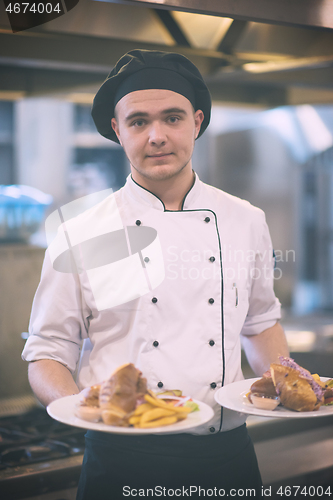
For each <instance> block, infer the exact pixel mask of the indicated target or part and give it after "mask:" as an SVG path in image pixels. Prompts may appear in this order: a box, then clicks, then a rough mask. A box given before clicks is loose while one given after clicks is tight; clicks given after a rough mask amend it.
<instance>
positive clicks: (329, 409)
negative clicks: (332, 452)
mask: <svg viewBox="0 0 333 500" xmlns="http://www.w3.org/2000/svg"><path fill="white" fill-rule="evenodd" d="M260 378H261V377H258V378H250V379H246V380H239V381H238V382H234V383H232V384H228V385H225V386H224V387H221V388H220V389H218V391H217V392H216V394H215V401H217V403H219V404H220V405H221V406H224V407H225V408H228V409H229V410H234V411H238V412H241V413H247V414H249V415H258V416H260V417H274V418H280V417H281V418H309V417H324V416H326V415H333V406H321V407H320V408H319V410H317V411H293V410H288V408H284V407H283V406H278V407H277V408H276V409H275V410H261V409H260V408H256V407H255V406H254V405H253V404H252V403H250V401H249V400H248V399H247V397H246V394H247V393H248V392H249V390H250V387H251V385H252V384H253V382H255V381H256V380H259V379H260ZM321 380H322V381H324V382H325V381H326V380H329V379H328V378H326V377H321Z"/></svg>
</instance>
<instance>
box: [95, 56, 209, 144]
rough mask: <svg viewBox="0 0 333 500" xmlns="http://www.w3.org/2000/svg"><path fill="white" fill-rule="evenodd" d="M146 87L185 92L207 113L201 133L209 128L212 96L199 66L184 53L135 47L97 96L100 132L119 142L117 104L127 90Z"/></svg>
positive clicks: (122, 60)
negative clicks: (113, 123) (115, 125)
mask: <svg viewBox="0 0 333 500" xmlns="http://www.w3.org/2000/svg"><path fill="white" fill-rule="evenodd" d="M144 89H166V90H172V91H174V92H177V93H178V94H181V95H183V96H185V97H186V98H187V99H188V100H189V101H190V102H191V103H192V105H193V107H194V109H195V111H196V110H197V109H201V110H202V111H203V113H204V120H203V122H202V124H201V129H200V132H199V135H198V137H200V136H201V135H202V134H203V132H204V131H205V130H206V128H207V126H208V124H209V120H210V111H211V98H210V94H209V90H208V88H207V86H206V84H205V82H204V80H203V78H202V76H201V74H200V72H199V70H198V68H197V67H196V66H195V65H194V64H193V63H192V62H191V61H190V60H189V59H187V57H185V56H183V55H181V54H176V53H172V52H159V51H157V50H139V49H135V50H131V51H130V52H128V53H127V54H125V55H124V56H123V57H121V58H120V59H119V61H118V62H117V64H116V65H115V67H114V68H113V70H112V71H111V73H110V74H109V76H108V78H107V79H106V80H105V82H104V83H103V85H102V86H101V88H100V89H99V91H98V92H97V94H96V96H95V99H94V102H93V107H92V111H91V114H92V117H93V119H94V122H95V125H96V127H97V130H98V132H99V133H100V134H101V135H103V136H104V137H106V138H107V139H110V140H111V141H114V142H119V141H118V138H117V136H116V134H115V132H114V131H113V129H112V127H111V119H112V118H113V117H114V108H115V106H116V104H117V102H118V101H119V100H120V99H121V98H122V97H124V96H125V95H126V94H129V93H130V92H134V91H136V90H144Z"/></svg>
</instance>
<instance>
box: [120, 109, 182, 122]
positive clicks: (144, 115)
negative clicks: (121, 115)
mask: <svg viewBox="0 0 333 500" xmlns="http://www.w3.org/2000/svg"><path fill="white" fill-rule="evenodd" d="M170 113H177V114H182V115H187V113H186V111H185V109H182V108H168V109H164V110H163V111H162V114H163V115H168V114H170ZM148 116H149V113H145V112H144V111H135V112H134V113H131V114H130V115H128V116H126V118H125V120H126V121H127V122H129V121H131V120H133V118H147V117H148Z"/></svg>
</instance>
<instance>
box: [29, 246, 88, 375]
mask: <svg viewBox="0 0 333 500" xmlns="http://www.w3.org/2000/svg"><path fill="white" fill-rule="evenodd" d="M89 314H90V313H89V311H88V309H87V307H86V306H85V304H84V303H83V300H82V294H81V287H80V281H79V276H78V275H77V274H76V275H75V274H73V273H62V272H59V271H56V270H54V269H53V266H52V263H51V260H50V256H49V254H48V251H46V254H45V259H44V263H43V269H42V275H41V281H40V283H39V286H38V288H37V291H36V294H35V297H34V301H33V305H32V311H31V317H30V324H29V337H28V339H27V342H26V344H25V347H24V350H23V352H22V358H23V359H24V360H26V361H37V360H40V359H52V360H55V361H59V362H60V363H62V364H63V365H65V366H66V367H67V368H68V369H69V370H70V371H71V372H72V373H73V372H74V371H75V369H76V366H77V363H78V360H79V357H80V348H81V343H82V340H83V339H84V338H86V337H87V329H88V317H89Z"/></svg>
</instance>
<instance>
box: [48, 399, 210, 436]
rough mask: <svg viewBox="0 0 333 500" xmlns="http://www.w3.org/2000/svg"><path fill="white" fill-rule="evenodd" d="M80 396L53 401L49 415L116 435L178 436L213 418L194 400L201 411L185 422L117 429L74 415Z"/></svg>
mask: <svg viewBox="0 0 333 500" xmlns="http://www.w3.org/2000/svg"><path fill="white" fill-rule="evenodd" d="M80 397H81V395H80V394H74V395H73V396H66V397H64V398H60V399H57V400H56V401H53V402H52V403H51V404H49V406H48V407H47V412H48V414H49V415H50V416H51V417H52V418H54V419H55V420H58V421H59V422H62V423H63V424H68V425H73V426H74V427H82V428H83V429H90V430H93V431H102V432H111V433H115V434H132V435H133V434H177V433H179V432H186V431H188V430H190V429H193V428H194V427H198V426H199V425H202V424H205V423H206V422H208V421H209V420H210V419H211V418H212V417H213V416H214V411H213V409H212V408H211V407H210V406H208V405H206V404H205V403H202V402H201V401H197V400H195V399H194V400H193V401H194V402H195V403H197V404H198V405H199V408H200V410H199V411H194V412H193V413H189V414H188V416H187V418H186V419H185V420H180V421H179V422H177V423H176V424H172V425H166V426H164V427H154V428H153V429H136V428H135V427H116V426H114V425H106V424H104V423H103V422H97V423H96V422H88V421H87V420H82V419H81V418H78V417H76V416H75V415H74V410H75V405H77V404H78V402H79V400H80Z"/></svg>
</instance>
